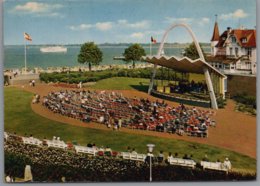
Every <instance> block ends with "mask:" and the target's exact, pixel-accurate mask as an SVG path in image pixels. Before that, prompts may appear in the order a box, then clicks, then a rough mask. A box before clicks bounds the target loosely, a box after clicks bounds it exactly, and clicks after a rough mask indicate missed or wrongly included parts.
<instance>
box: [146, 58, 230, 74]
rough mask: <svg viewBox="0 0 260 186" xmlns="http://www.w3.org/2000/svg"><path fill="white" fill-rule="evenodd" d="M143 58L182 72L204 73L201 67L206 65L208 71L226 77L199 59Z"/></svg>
mask: <svg viewBox="0 0 260 186" xmlns="http://www.w3.org/2000/svg"><path fill="white" fill-rule="evenodd" d="M143 60H144V61H146V62H148V63H152V64H156V65H159V66H163V67H167V68H171V69H174V70H176V71H179V72H184V73H196V74H204V72H203V68H204V67H206V68H208V69H209V70H210V71H212V72H214V73H215V74H218V75H219V76H222V77H226V76H225V75H224V74H222V73H221V72H220V71H218V70H217V69H216V68H214V67H212V66H211V65H210V64H208V63H207V62H205V61H203V60H201V59H195V60H192V59H190V58H187V57H182V58H178V57H176V56H165V55H162V56H160V57H156V56H144V57H143Z"/></svg>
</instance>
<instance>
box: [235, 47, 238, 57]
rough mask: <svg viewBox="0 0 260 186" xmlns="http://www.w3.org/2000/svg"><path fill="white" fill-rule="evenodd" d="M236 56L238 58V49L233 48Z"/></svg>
mask: <svg viewBox="0 0 260 186" xmlns="http://www.w3.org/2000/svg"><path fill="white" fill-rule="evenodd" d="M235 53H236V56H238V48H235Z"/></svg>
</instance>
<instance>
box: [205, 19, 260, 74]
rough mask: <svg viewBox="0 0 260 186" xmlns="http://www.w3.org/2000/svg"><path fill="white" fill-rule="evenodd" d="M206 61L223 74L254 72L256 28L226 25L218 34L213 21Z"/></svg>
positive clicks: (216, 26)
mask: <svg viewBox="0 0 260 186" xmlns="http://www.w3.org/2000/svg"><path fill="white" fill-rule="evenodd" d="M207 61H208V62H209V63H210V64H211V65H212V66H214V67H215V68H217V69H219V70H220V71H222V72H223V73H225V74H232V73H236V74H256V30H254V29H244V28H240V29H234V30H232V29H231V28H230V27H228V28H227V30H225V31H224V32H223V33H222V34H221V35H219V29H218V23H217V22H215V26H214V31H213V35H212V39H211V56H207Z"/></svg>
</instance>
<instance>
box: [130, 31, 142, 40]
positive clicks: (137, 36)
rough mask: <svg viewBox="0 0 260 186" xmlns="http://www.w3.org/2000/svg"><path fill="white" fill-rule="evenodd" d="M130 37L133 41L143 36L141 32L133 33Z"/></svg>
mask: <svg viewBox="0 0 260 186" xmlns="http://www.w3.org/2000/svg"><path fill="white" fill-rule="evenodd" d="M130 37H131V38H135V39H142V38H143V37H144V34H143V33H142V32H135V33H132V34H131V35H130Z"/></svg>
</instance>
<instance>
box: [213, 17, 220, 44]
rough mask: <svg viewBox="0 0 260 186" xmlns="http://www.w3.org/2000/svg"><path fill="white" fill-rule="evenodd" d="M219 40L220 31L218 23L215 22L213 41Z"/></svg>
mask: <svg viewBox="0 0 260 186" xmlns="http://www.w3.org/2000/svg"><path fill="white" fill-rule="evenodd" d="M218 40H219V31H218V23H217V22H215V25H214V30H213V35H212V38H211V41H218Z"/></svg>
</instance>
